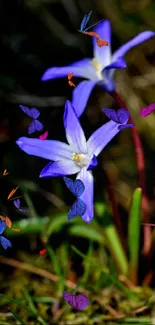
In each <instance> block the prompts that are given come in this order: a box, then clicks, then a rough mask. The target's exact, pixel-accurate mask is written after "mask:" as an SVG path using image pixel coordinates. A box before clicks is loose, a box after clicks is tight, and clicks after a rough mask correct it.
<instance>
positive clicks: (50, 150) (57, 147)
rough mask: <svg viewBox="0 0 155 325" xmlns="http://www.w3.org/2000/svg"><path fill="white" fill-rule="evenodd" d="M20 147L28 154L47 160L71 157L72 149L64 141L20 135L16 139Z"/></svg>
mask: <svg viewBox="0 0 155 325" xmlns="http://www.w3.org/2000/svg"><path fill="white" fill-rule="evenodd" d="M16 144H17V145H18V146H19V148H20V149H22V150H23V151H25V152H26V153H27V154H28V155H33V156H37V157H41V158H45V159H49V160H53V161H56V160H62V159H65V158H66V159H67V158H70V159H71V157H72V154H73V149H72V148H71V147H70V146H69V145H68V144H66V143H64V142H60V141H56V140H44V141H42V140H40V139H31V138H26V137H22V138H19V139H18V140H17V141H16Z"/></svg>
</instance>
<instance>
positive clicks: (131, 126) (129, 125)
mask: <svg viewBox="0 0 155 325" xmlns="http://www.w3.org/2000/svg"><path fill="white" fill-rule="evenodd" d="M134 126H136V125H135V124H124V125H119V126H118V130H119V131H121V130H124V129H126V128H133V127H134Z"/></svg>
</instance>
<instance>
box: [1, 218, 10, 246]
mask: <svg viewBox="0 0 155 325" xmlns="http://www.w3.org/2000/svg"><path fill="white" fill-rule="evenodd" d="M5 228H6V222H5V221H4V220H3V221H2V220H0V235H1V234H2V233H3V232H4V230H5ZM0 243H1V245H2V246H3V248H4V249H7V248H8V247H12V244H11V242H10V240H8V239H6V238H5V237H3V236H0Z"/></svg>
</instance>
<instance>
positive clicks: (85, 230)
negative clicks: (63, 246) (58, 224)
mask: <svg viewBox="0 0 155 325" xmlns="http://www.w3.org/2000/svg"><path fill="white" fill-rule="evenodd" d="M91 227H92V226H90V225H87V224H86V225H85V224H82V225H73V226H72V227H71V228H70V229H69V233H70V234H71V235H74V236H78V237H84V238H87V239H89V240H93V241H97V242H98V243H102V244H103V243H104V238H103V235H102V234H100V233H99V231H97V230H96V229H94V228H91Z"/></svg>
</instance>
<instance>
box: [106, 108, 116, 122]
mask: <svg viewBox="0 0 155 325" xmlns="http://www.w3.org/2000/svg"><path fill="white" fill-rule="evenodd" d="M102 111H103V112H104V114H105V115H106V116H107V117H109V118H110V119H111V120H112V121H114V122H116V123H119V120H118V117H117V112H116V111H115V110H114V109H113V108H102Z"/></svg>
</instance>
